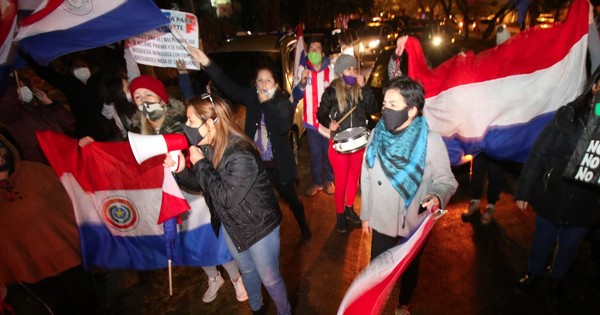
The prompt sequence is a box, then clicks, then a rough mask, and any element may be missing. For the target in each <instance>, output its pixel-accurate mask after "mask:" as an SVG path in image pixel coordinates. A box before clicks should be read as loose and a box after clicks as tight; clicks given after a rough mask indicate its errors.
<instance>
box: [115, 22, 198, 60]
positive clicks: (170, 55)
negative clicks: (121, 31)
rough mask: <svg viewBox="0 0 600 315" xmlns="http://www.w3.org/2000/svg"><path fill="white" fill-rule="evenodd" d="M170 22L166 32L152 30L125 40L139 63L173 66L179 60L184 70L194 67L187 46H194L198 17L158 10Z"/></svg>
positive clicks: (196, 43)
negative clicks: (183, 62)
mask: <svg viewBox="0 0 600 315" xmlns="http://www.w3.org/2000/svg"><path fill="white" fill-rule="evenodd" d="M162 12H163V13H164V14H165V16H166V17H167V18H168V19H169V21H170V22H171V23H170V24H169V28H170V31H166V32H165V31H160V30H153V31H150V32H146V33H143V34H140V35H138V36H135V37H131V38H129V39H127V41H126V43H125V45H126V47H127V48H129V50H130V51H131V53H132V55H133V58H134V59H135V61H136V62H137V63H139V64H144V65H149V66H155V67H163V68H177V63H176V61H177V60H179V59H183V60H184V61H185V64H186V67H187V68H188V69H196V70H198V67H197V66H196V65H195V64H194V63H193V62H192V57H191V56H190V54H189V53H188V51H187V46H188V45H189V46H193V47H196V48H198V45H199V37H198V19H197V18H196V16H195V15H193V14H191V13H186V12H180V11H173V10H162Z"/></svg>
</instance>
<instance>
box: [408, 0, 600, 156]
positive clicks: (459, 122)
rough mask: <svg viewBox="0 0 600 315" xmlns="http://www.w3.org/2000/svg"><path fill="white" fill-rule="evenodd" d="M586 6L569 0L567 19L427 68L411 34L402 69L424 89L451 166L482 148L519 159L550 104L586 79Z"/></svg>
mask: <svg viewBox="0 0 600 315" xmlns="http://www.w3.org/2000/svg"><path fill="white" fill-rule="evenodd" d="M590 8H591V7H590V5H589V4H588V2H587V1H586V0H575V1H574V2H573V4H572V6H571V9H570V10H569V15H568V17H567V19H566V20H565V21H564V22H563V23H560V24H556V25H554V26H553V27H551V28H547V29H541V28H532V29H529V30H526V31H522V32H520V33H518V34H516V35H514V36H513V37H512V38H510V39H509V40H508V41H506V42H505V43H503V44H501V45H499V46H497V47H494V48H491V49H488V50H485V51H483V52H481V53H479V54H477V55H475V54H474V53H473V52H468V53H466V54H464V55H457V56H455V57H453V58H451V59H449V60H447V61H446V62H444V63H442V64H441V65H439V66H438V67H436V68H434V69H428V68H427V66H426V63H425V58H424V55H423V51H422V49H421V47H420V45H419V42H418V41H417V40H416V39H414V38H409V39H408V41H407V43H406V45H405V49H406V51H407V54H408V55H409V59H408V60H409V61H408V62H409V65H408V75H409V76H410V77H411V78H414V79H416V80H417V81H420V82H421V83H422V84H423V86H424V88H425V93H426V95H425V96H426V101H425V109H424V115H425V116H426V117H427V122H428V123H429V126H430V128H431V129H432V130H435V131H437V132H439V133H440V134H441V135H442V137H444V140H445V142H446V145H447V147H448V151H449V154H450V161H451V163H452V164H453V165H457V164H460V163H462V162H465V161H466V159H464V156H465V155H467V154H472V155H474V154H478V153H480V152H485V153H486V154H487V155H489V156H491V157H493V158H496V159H500V160H511V161H517V162H524V161H525V160H526V158H527V155H528V152H529V150H530V148H531V147H532V145H533V142H534V141H535V139H536V138H537V136H538V135H539V133H540V132H541V130H542V128H543V127H544V125H545V124H546V123H547V122H548V121H549V120H550V118H551V117H552V115H553V114H554V112H555V111H556V109H558V108H559V107H560V106H562V105H565V104H567V103H568V102H570V101H572V100H573V99H575V98H576V97H577V96H578V95H579V94H581V92H582V90H583V87H584V85H585V83H586V70H585V64H586V52H587V38H588V27H589V26H590V23H591V22H592V21H590Z"/></svg>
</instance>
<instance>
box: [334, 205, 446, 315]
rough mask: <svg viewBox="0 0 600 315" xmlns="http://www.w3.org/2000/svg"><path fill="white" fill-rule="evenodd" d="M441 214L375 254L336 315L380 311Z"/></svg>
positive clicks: (353, 284) (360, 314) (350, 289)
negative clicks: (395, 244) (403, 240)
mask: <svg viewBox="0 0 600 315" xmlns="http://www.w3.org/2000/svg"><path fill="white" fill-rule="evenodd" d="M441 211H444V210H441ZM442 213H445V212H442ZM439 216H440V214H430V215H428V216H427V217H426V218H425V220H424V221H423V223H421V225H419V227H418V228H417V229H416V230H415V232H414V233H413V234H412V235H411V236H410V237H409V238H408V239H407V240H406V241H405V242H404V243H402V244H400V245H398V246H396V247H393V248H390V249H388V250H387V251H385V252H383V253H382V254H381V255H379V256H377V257H375V259H373V260H372V261H371V263H369V265H368V266H367V267H365V269H363V270H362V271H361V272H360V274H359V275H358V276H357V277H356V279H354V281H353V282H352V284H351V285H350V288H348V291H346V295H344V299H343V300H342V303H341V304H340V307H339V309H338V312H337V314H338V315H376V314H381V312H382V310H383V308H384V307H385V303H386V302H387V300H388V298H389V297H390V294H391V293H392V289H393V288H394V284H395V283H396V281H397V280H398V278H399V277H400V275H402V273H403V272H404V270H406V268H407V267H408V266H409V265H410V262H411V261H412V260H413V259H414V258H415V257H416V255H417V254H418V253H419V251H420V250H421V248H422V247H423V244H425V241H426V240H427V237H428V235H429V233H431V229H433V226H434V225H435V222H436V219H437V218H439Z"/></svg>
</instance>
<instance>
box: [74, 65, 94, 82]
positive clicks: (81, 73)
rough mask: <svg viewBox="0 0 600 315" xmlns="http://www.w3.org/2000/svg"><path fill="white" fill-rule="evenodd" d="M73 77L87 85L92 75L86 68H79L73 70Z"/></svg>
mask: <svg viewBox="0 0 600 315" xmlns="http://www.w3.org/2000/svg"><path fill="white" fill-rule="evenodd" d="M73 75H74V76H75V77H76V78H77V79H78V80H79V81H81V82H83V83H86V82H87V80H88V79H89V78H90V76H91V75H92V74H91V73H90V69H89V68H86V67H79V68H75V69H73Z"/></svg>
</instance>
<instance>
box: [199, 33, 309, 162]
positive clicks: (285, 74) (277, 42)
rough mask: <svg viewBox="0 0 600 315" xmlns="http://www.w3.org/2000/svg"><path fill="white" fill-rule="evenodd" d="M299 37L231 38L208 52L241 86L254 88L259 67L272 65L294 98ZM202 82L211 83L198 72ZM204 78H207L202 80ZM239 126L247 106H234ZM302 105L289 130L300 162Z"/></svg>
mask: <svg viewBox="0 0 600 315" xmlns="http://www.w3.org/2000/svg"><path fill="white" fill-rule="evenodd" d="M296 42H297V40H296V37H295V36H294V35H293V34H287V35H283V36H282V35H278V34H264V35H262V34H261V35H246V36H238V37H234V38H232V39H229V40H228V41H227V42H225V43H224V44H222V45H220V46H219V47H217V48H216V49H214V50H213V51H211V52H210V53H209V57H210V58H211V60H213V61H214V62H216V63H217V64H218V65H219V67H221V68H222V69H223V71H224V72H225V74H227V76H229V77H230V78H231V79H232V80H234V81H235V82H237V83H238V84H240V85H241V86H247V87H253V86H254V79H255V77H256V71H257V69H258V67H259V66H263V65H269V66H271V67H273V69H274V72H275V80H276V81H277V83H278V84H279V86H280V87H281V89H282V90H284V91H285V92H287V93H288V94H290V95H291V93H292V88H293V81H294V56H295V52H296ZM199 75H200V78H199V80H200V81H203V80H204V81H205V82H207V81H208V78H206V76H205V75H203V72H202V71H200V72H199ZM202 76H204V78H202ZM233 105H234V107H235V108H234V110H235V112H236V119H237V121H238V124H239V125H240V126H241V127H242V128H244V123H245V118H246V111H245V107H244V106H237V105H239V104H233ZM302 116H303V106H302V104H301V103H299V104H298V105H297V106H296V111H295V114H294V123H293V126H292V128H291V130H290V144H291V145H292V148H293V150H294V155H295V156H296V162H298V157H297V156H298V145H299V139H300V137H301V136H302V134H303V133H304V125H303V123H302Z"/></svg>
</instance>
